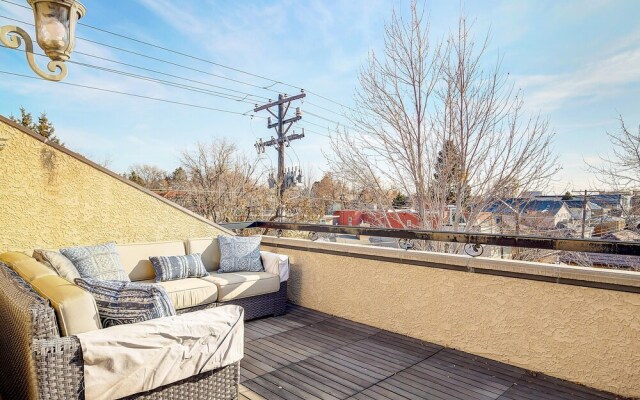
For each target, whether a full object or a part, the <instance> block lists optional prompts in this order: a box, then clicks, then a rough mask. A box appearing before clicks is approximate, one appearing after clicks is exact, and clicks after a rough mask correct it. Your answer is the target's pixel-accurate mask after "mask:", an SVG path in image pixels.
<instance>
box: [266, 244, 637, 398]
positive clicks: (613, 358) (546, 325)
mask: <svg viewBox="0 0 640 400" xmlns="http://www.w3.org/2000/svg"><path fill="white" fill-rule="evenodd" d="M263 247H264V248H266V249H269V250H271V251H276V252H280V253H283V254H288V255H289V256H290V260H291V263H292V264H291V277H290V280H289V297H290V299H291V301H293V302H294V303H296V304H300V305H302V306H305V307H309V308H312V309H315V310H319V311H323V312H326V313H329V314H332V315H337V316H340V317H344V318H348V319H350V320H354V321H358V322H361V323H364V324H368V325H372V326H375V327H379V328H382V329H387V330H390V331H393V332H398V333H401V334H405V335H409V336H412V337H416V338H419V339H423V340H426V341H429V342H433V343H438V344H441V345H444V346H447V347H452V348H456V349H460V350H463V351H466V352H469V353H473V354H477V355H481V356H484V357H488V358H491V359H494V360H498V361H502V362H506V363H509V364H513V365H517V366H520V367H523V368H526V369H529V370H533V371H539V372H544V373H546V374H549V375H552V376H555V377H559V378H563V379H567V380H570V381H573V382H578V383H581V384H584V385H587V386H591V387H595V388H599V389H602V390H607V391H611V392H615V393H618V394H621V395H624V396H640V368H639V366H640V295H639V294H634V293H625V292H619V291H613V290H603V289H595V288H589V287H580V286H572V285H565V284H558V283H548V282H539V281H534V280H528V279H516V278H510V277H502V276H491V275H483V274H479V273H469V272H460V271H452V270H446V269H439V268H430V267H425V266H417V265H411V263H412V262H416V263H418V262H419V261H422V262H424V261H430V262H434V263H439V264H446V263H448V262H450V263H461V262H462V263H467V264H468V263H469V262H470V261H469V260H470V258H469V257H462V256H450V255H442V254H432V255H429V254H425V255H420V254H419V253H416V252H405V251H402V250H392V249H372V248H364V247H363V246H350V245H343V244H334V243H324V244H323V243H312V242H309V241H303V240H295V239H276V238H266V237H265V238H264V239H263ZM356 251H357V253H358V255H355V252H356ZM328 253H329V254H328ZM380 256H384V257H385V258H384V260H386V261H381V260H380V258H378V257H380ZM367 257H368V258H369V259H367ZM393 257H397V259H398V261H402V263H400V262H393V261H392V258H393ZM407 257H411V258H412V260H408V259H407ZM376 258H378V259H376ZM390 259H391V261H389V260H390ZM471 260H472V261H473V260H475V261H473V262H477V265H478V266H479V267H478V268H480V266H482V267H485V268H492V267H491V266H490V264H499V263H500V261H498V260H487V259H485V260H482V259H471ZM503 264H504V265H498V266H497V268H501V269H502V270H504V271H514V270H517V269H522V270H526V271H527V273H530V274H532V273H533V272H535V269H536V268H538V267H537V266H536V265H534V263H519V265H515V264H517V263H514V262H504V263H503ZM554 268H557V267H553V268H547V267H544V266H543V265H539V269H540V273H541V274H542V275H545V276H556V275H557V274H558V273H557V270H554ZM554 271H555V272H554ZM551 274H553V275H551ZM567 274H568V276H573V277H577V276H578V275H583V276H587V277H589V276H590V277H591V278H589V279H593V280H594V281H595V280H597V279H599V278H597V276H594V275H593V273H590V272H588V271H586V273H582V272H580V271H579V269H576V268H573V269H570V270H569V271H568V273H567ZM623 276H626V277H627V278H625V279H627V283H629V282H632V281H633V280H634V276H633V275H631V277H630V278H629V275H628V274H617V275H616V274H613V275H612V276H611V277H609V278H607V279H606V280H608V281H610V282H614V281H617V280H619V279H620V278H621V277H623ZM634 284H637V281H636V283H634Z"/></svg>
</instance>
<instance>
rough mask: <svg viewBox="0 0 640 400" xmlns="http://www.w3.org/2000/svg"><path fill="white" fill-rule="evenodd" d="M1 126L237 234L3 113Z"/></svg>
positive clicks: (222, 229)
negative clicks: (19, 132) (51, 140)
mask: <svg viewBox="0 0 640 400" xmlns="http://www.w3.org/2000/svg"><path fill="white" fill-rule="evenodd" d="M0 126H9V127H12V128H14V129H17V130H18V131H21V132H22V133H25V134H27V135H29V136H30V137H31V138H33V139H35V140H37V141H39V142H42V143H43V144H45V145H47V146H49V147H52V148H54V149H56V150H57V151H59V152H61V153H64V154H65V155H67V156H70V157H72V158H75V159H76V160H78V161H80V162H82V163H84V164H86V165H88V166H90V167H92V168H94V169H96V170H98V171H100V172H102V173H104V174H107V175H109V176H110V177H111V178H114V179H116V180H118V181H120V182H122V183H124V184H127V185H129V186H131V187H133V188H135V189H137V190H139V191H141V192H143V193H145V194H147V195H149V196H152V197H154V198H155V199H156V200H158V201H160V202H162V203H164V204H166V205H168V206H171V207H173V208H175V209H176V210H179V211H181V212H183V213H185V214H187V215H189V216H190V217H193V218H195V219H197V220H199V221H201V222H204V223H206V224H208V225H211V226H212V227H214V228H216V229H217V230H219V231H221V232H224V233H226V234H228V235H235V234H234V233H233V232H231V231H230V230H228V229H226V228H224V227H222V226H220V225H218V224H216V223H215V222H213V221H210V220H208V219H206V218H204V217H203V216H201V215H198V214H196V213H194V212H193V211H191V210H188V209H186V208H184V207H182V206H180V205H179V204H177V203H174V202H172V201H170V200H167V199H166V198H164V197H162V196H160V195H158V194H157V193H154V192H152V191H150V190H148V189H147V188H144V187H142V186H140V185H138V184H136V183H135V182H132V181H130V180H129V179H126V178H123V177H122V176H120V175H118V174H117V173H115V172H113V171H111V170H108V169H107V168H104V167H103V166H101V165H99V164H96V163H95V162H93V161H91V160H89V159H88V158H86V157H84V156H82V155H81V154H78V153H76V152H73V151H71V150H69V149H68V148H66V147H64V146H61V145H59V144H57V143H53V142H50V141H49V140H48V139H47V138H45V137H43V136H41V135H39V134H37V133H36V132H34V131H32V130H30V129H28V128H26V127H24V126H22V125H20V124H17V123H15V122H13V121H11V120H10V119H8V118H7V117H5V116H3V115H0Z"/></svg>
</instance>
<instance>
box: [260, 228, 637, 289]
mask: <svg viewBox="0 0 640 400" xmlns="http://www.w3.org/2000/svg"><path fill="white" fill-rule="evenodd" d="M262 243H263V244H265V245H267V246H273V247H283V248H291V249H300V250H305V251H310V252H319V253H329V254H334V255H339V256H345V257H358V258H368V259H380V261H385V262H394V261H397V262H398V263H401V264H412V265H417V266H422V267H427V268H428V267H433V268H444V269H452V270H458V271H461V272H472V273H482V274H491V275H501V276H508V277H513V278H521V279H531V280H542V281H547V282H556V283H562V284H571V285H578V286H590V287H592V286H595V287H600V288H603V289H612V290H622V291H631V292H640V273H638V272H633V271H621V270H610V269H601V268H588V267H574V266H567V265H556V264H545V263H537V262H529V261H516V260H503V259H496V258H487V257H471V256H467V255H460V254H445V253H435V252H417V251H406V250H401V249H389V248H380V247H372V246H366V245H359V244H348V243H334V242H324V241H310V240H306V239H291V238H277V237H272V236H263V237H262Z"/></svg>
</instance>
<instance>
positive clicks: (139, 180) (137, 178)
mask: <svg viewBox="0 0 640 400" xmlns="http://www.w3.org/2000/svg"><path fill="white" fill-rule="evenodd" d="M127 178H128V179H129V180H130V181H131V182H133V183H137V184H138V185H140V186H144V183H145V182H144V179H142V178H141V177H140V175H138V174H137V173H136V171H131V172H130V173H129V176H128V177H127Z"/></svg>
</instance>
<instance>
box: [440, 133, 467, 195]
mask: <svg viewBox="0 0 640 400" xmlns="http://www.w3.org/2000/svg"><path fill="white" fill-rule="evenodd" d="M461 165H462V160H461V159H460V152H459V151H458V148H457V147H456V145H455V143H454V142H453V140H447V141H445V142H444V145H443V146H442V150H440V151H439V152H438V158H437V160H436V166H435V172H434V174H433V179H434V180H435V182H436V184H437V187H439V188H441V190H442V191H443V194H444V198H445V200H446V202H447V204H455V203H456V200H457V196H458V192H459V191H460V189H461V188H462V191H461V192H460V195H461V196H463V198H462V204H466V202H467V200H468V199H469V197H470V196H471V188H470V187H469V184H468V182H467V179H466V176H464V172H463V171H462V168H461Z"/></svg>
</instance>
